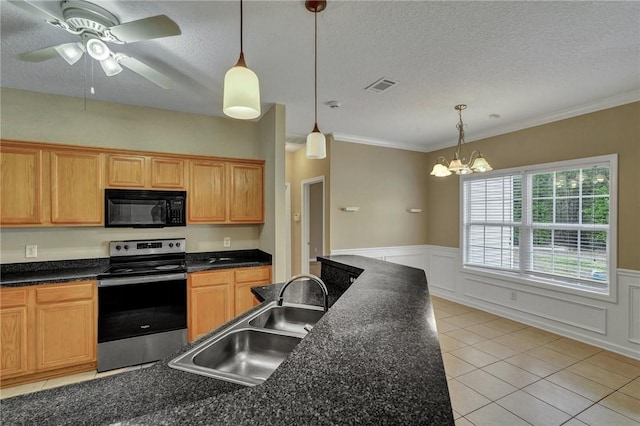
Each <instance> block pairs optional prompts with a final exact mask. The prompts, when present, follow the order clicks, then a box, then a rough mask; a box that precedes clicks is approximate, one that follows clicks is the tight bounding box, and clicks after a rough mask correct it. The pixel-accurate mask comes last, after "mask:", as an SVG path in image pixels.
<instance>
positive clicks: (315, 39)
mask: <svg viewBox="0 0 640 426" xmlns="http://www.w3.org/2000/svg"><path fill="white" fill-rule="evenodd" d="M313 21H314V26H315V30H314V36H313V51H314V71H313V83H314V85H313V87H314V94H313V98H314V101H315V102H314V115H313V117H314V132H315V131H317V130H316V129H317V128H318V9H316V10H315V12H313Z"/></svg>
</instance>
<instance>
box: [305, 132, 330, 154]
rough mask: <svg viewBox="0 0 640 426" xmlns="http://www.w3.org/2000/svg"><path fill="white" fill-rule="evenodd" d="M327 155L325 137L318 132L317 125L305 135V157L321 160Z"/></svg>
mask: <svg viewBox="0 0 640 426" xmlns="http://www.w3.org/2000/svg"><path fill="white" fill-rule="evenodd" d="M326 157H327V139H326V138H325V136H324V135H323V134H322V133H320V130H318V126H317V125H316V127H315V128H314V129H313V132H311V133H309V134H308V135H307V158H309V159H312V160H321V159H323V158H326Z"/></svg>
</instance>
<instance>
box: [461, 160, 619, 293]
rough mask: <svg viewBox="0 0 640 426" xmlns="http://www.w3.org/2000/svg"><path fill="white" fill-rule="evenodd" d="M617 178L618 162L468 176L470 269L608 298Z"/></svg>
mask: <svg viewBox="0 0 640 426" xmlns="http://www.w3.org/2000/svg"><path fill="white" fill-rule="evenodd" d="M616 177H617V156H616V155H609V156H602V157H594V158H586V159H581V160H572V161H565V162H559V163H553V164H543V165H538V166H528V167H526V168H519V169H510V170H504V171H500V172H494V173H491V174H489V175H487V174H478V175H469V176H465V177H463V180H462V197H463V198H462V206H463V212H462V222H463V237H462V238H463V263H464V265H463V266H465V267H472V268H479V269H482V270H488V271H494V272H501V273H507V274H512V275H518V276H520V277H521V278H524V279H528V280H534V281H536V282H538V283H542V284H550V285H556V286H563V287H571V288H575V289H581V290H586V291H591V292H598V293H604V294H607V293H608V290H609V284H610V283H611V281H612V272H613V270H614V269H615V260H616V259H615V255H614V254H615V219H616V216H615V214H613V211H614V209H615V205H616V203H615V195H616V192H617V191H616V190H615V187H616Z"/></svg>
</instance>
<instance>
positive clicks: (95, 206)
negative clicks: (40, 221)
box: [51, 151, 104, 225]
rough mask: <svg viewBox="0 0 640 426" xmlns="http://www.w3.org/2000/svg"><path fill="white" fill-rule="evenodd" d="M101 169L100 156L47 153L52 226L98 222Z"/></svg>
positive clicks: (101, 213)
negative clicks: (49, 154)
mask: <svg viewBox="0 0 640 426" xmlns="http://www.w3.org/2000/svg"><path fill="white" fill-rule="evenodd" d="M102 170H103V168H102V154H99V153H95V152H82V151H79V152H76V151H60V152H58V151H53V152H51V222H52V223H54V224H65V225H99V224H101V223H102V216H103V205H104V194H103V185H102Z"/></svg>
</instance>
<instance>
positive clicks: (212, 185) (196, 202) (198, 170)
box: [187, 161, 227, 223]
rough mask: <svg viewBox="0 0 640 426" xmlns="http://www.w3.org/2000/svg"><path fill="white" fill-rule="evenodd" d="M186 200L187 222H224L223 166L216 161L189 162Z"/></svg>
mask: <svg viewBox="0 0 640 426" xmlns="http://www.w3.org/2000/svg"><path fill="white" fill-rule="evenodd" d="M187 198H188V199H189V212H188V219H189V222H191V223H215V222H224V221H225V220H226V216H227V215H226V199H225V164H224V163H222V162H218V161H191V163H190V165H189V195H188V196H187Z"/></svg>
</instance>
